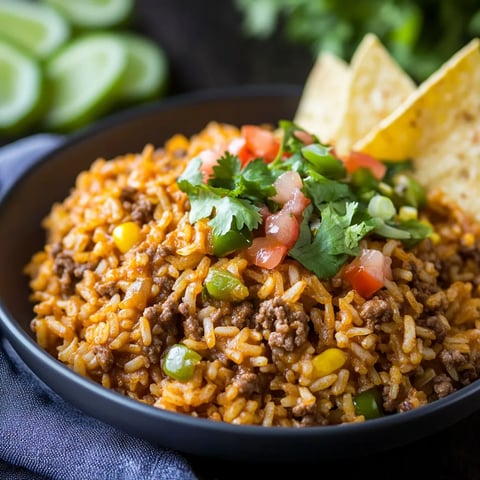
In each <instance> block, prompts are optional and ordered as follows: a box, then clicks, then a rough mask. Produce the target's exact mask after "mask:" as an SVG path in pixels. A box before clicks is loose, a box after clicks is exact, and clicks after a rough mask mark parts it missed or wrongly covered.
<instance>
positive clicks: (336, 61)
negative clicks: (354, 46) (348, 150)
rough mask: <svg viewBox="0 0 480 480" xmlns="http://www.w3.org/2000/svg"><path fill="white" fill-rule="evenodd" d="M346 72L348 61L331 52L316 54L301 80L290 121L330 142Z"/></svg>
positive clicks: (347, 76)
mask: <svg viewBox="0 0 480 480" xmlns="http://www.w3.org/2000/svg"><path fill="white" fill-rule="evenodd" d="M349 81H350V72H349V67H348V64H347V63H346V62H345V61H343V60H342V59H340V58H338V57H336V56H335V55H333V54H331V53H322V54H321V55H319V56H318V58H317V60H316V62H315V64H314V66H313V68H312V70H311V72H310V74H309V76H308V78H307V81H306V82H305V86H304V89H303V93H302V97H301V99H300V102H299V105H298V108H297V111H296V113H295V117H294V120H293V121H294V122H295V123H296V124H298V125H299V126H300V127H302V128H304V129H305V130H307V131H309V132H310V133H313V134H315V135H317V136H318V138H319V139H320V140H321V141H322V142H324V143H331V141H332V139H333V138H334V136H335V132H336V131H337V129H338V127H339V125H340V122H341V121H342V120H343V110H344V107H345V102H346V95H347V89H348V83H349Z"/></svg>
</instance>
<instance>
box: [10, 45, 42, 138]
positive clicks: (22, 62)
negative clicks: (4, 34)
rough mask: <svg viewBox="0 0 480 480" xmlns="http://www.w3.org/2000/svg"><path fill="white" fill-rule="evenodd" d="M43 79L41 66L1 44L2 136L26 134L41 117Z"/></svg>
mask: <svg viewBox="0 0 480 480" xmlns="http://www.w3.org/2000/svg"><path fill="white" fill-rule="evenodd" d="M42 91H43V79H42V72H41V69H40V66H39V64H38V63H37V62H36V60H34V59H33V58H31V57H29V56H28V55H26V54H25V53H23V51H21V50H20V49H18V48H16V47H14V46H13V45H12V44H10V43H8V42H5V41H3V40H1V41H0V133H1V134H6V135H16V134H20V133H22V132H24V131H25V130H26V129H27V128H28V127H30V126H31V124H32V123H34V122H35V121H36V120H37V118H38V117H39V115H40V114H41V106H42Z"/></svg>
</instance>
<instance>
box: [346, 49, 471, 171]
mask: <svg viewBox="0 0 480 480" xmlns="http://www.w3.org/2000/svg"><path fill="white" fill-rule="evenodd" d="M479 58H480V53H479V40H478V39H474V40H472V41H471V42H470V43H469V44H467V45H466V46H465V47H463V48H462V49H461V50H460V51H459V52H457V53H456V54H455V55H454V56H453V57H452V58H451V59H450V60H449V61H447V62H446V63H445V64H444V65H443V66H442V67H441V68H440V69H439V70H437V71H436V72H435V73H433V74H432V75H431V76H430V77H429V78H428V79H427V80H425V82H423V83H422V84H421V85H420V86H419V87H418V88H417V90H415V92H414V93H413V94H412V95H410V97H409V98H408V99H407V100H406V101H405V102H404V103H403V104H402V105H400V106H399V107H398V108H397V109H396V110H395V111H394V112H392V113H391V114H390V115H389V116H388V117H387V118H385V119H383V120H382V121H381V122H380V123H379V124H378V126H377V127H376V128H374V129H373V130H371V131H370V132H369V133H368V134H367V135H366V136H365V137H364V138H363V139H361V140H359V141H358V142H356V143H355V145H354V149H355V150H358V151H362V152H365V153H369V154H370V155H372V156H374V157H376V158H381V159H388V160H403V159H406V158H415V157H417V156H418V155H419V154H422V153H425V151H426V149H428V147H429V145H430V144H432V143H434V144H438V143H439V142H441V141H442V140H443V139H444V138H445V136H446V135H448V134H449V132H450V131H451V130H452V128H458V126H459V123H462V122H464V121H465V117H469V118H472V117H473V118H475V117H478V116H479V111H478V103H479V98H480V97H479V93H480V81H479V80H480V78H479V76H480V67H479ZM431 167H435V165H431Z"/></svg>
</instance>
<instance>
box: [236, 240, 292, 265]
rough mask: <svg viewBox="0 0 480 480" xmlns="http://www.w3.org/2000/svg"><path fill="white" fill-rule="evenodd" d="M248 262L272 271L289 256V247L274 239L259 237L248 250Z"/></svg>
mask: <svg viewBox="0 0 480 480" xmlns="http://www.w3.org/2000/svg"><path fill="white" fill-rule="evenodd" d="M246 255H247V260H248V261H249V262H250V263H253V264H254V265H257V267H262V268H267V269H272V268H275V267H276V266H277V265H279V264H280V263H282V262H283V259H284V258H285V257H286V256H287V246H286V245H283V244H281V243H279V242H278V241H277V240H275V239H274V238H273V237H257V238H254V239H253V242H252V245H251V246H250V247H248V248H247V250H246Z"/></svg>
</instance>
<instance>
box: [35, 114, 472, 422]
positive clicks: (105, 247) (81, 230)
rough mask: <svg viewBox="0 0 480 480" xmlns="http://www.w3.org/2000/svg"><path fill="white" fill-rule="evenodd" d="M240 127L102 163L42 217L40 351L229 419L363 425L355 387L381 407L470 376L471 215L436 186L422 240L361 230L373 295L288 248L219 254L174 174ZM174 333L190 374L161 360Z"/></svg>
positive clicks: (434, 393)
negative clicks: (224, 294) (129, 242)
mask: <svg viewBox="0 0 480 480" xmlns="http://www.w3.org/2000/svg"><path fill="white" fill-rule="evenodd" d="M238 136H239V130H238V129H237V128H236V127H234V126H231V125H224V124H219V123H215V122H212V123H210V124H209V125H207V126H206V128H205V129H204V130H203V131H202V132H200V133H199V134H197V135H195V136H193V137H192V138H190V139H188V138H186V137H184V136H182V135H176V136H174V137H173V138H171V139H170V140H168V141H167V142H166V144H165V145H164V147H163V148H160V149H155V148H154V147H153V146H152V145H147V146H146V147H145V148H144V149H143V151H142V152H141V153H134V154H126V155H124V156H121V157H118V158H115V159H111V160H108V161H107V160H106V159H97V160H96V161H95V162H94V163H93V165H92V167H91V168H90V170H88V171H85V172H82V173H81V174H80V175H79V176H78V179H77V181H76V185H75V187H74V188H73V189H72V191H71V193H70V195H69V196H68V198H66V199H65V201H63V202H62V203H58V204H56V205H54V206H53V208H52V210H51V212H50V214H49V215H48V217H47V218H46V219H45V221H44V228H45V230H46V232H47V241H46V245H45V248H44V249H43V250H42V251H40V252H38V253H36V254H35V255H34V256H33V257H32V260H31V262H30V263H29V265H28V266H27V267H26V272H27V274H28V275H29V276H30V278H31V280H30V286H31V290H32V296H31V298H32V301H33V302H34V304H35V305H34V312H35V318H34V319H33V320H32V322H31V327H32V329H33V331H34V332H35V335H36V339H37V341H38V343H39V344H40V345H41V347H43V348H44V349H46V350H47V351H48V352H50V353H51V354H52V355H54V356H55V357H56V358H58V359H59V360H60V361H61V362H63V363H65V364H66V365H68V367H70V368H71V369H73V370H74V371H75V372H78V373H79V374H81V375H84V376H86V377H88V378H90V379H93V380H94V381H96V382H98V383H100V384H101V385H103V386H104V387H105V388H109V389H113V390H115V391H117V392H120V393H122V394H124V395H127V396H129V397H131V398H134V399H136V400H138V401H141V402H145V403H147V404H150V405H153V406H155V407H158V408H162V409H167V410H172V411H176V412H182V413H185V414H189V415H192V416H197V417H203V418H208V419H212V420H217V421H224V422H230V423H234V424H255V425H263V426H288V427H290V426H296V427H301V426H312V425H327V424H340V423H347V422H361V421H364V420H365V417H364V416H363V415H361V414H359V413H358V411H357V410H356V408H355V403H354V399H355V396H356V395H357V394H358V393H360V392H363V391H366V390H369V389H372V388H376V389H377V390H378V391H379V392H380V393H381V396H382V409H383V411H384V412H385V413H386V414H389V413H398V412H403V411H406V410H411V409H414V408H417V407H420V406H422V405H425V404H427V403H429V402H431V401H434V400H436V399H438V398H441V397H443V396H445V395H448V394H450V393H451V392H453V391H455V390H457V389H459V388H462V386H464V385H467V384H469V383H470V382H472V381H474V380H475V379H476V378H477V377H478V376H479V371H480V343H479V339H480V315H479V312H480V295H479V285H480V276H479V274H480V268H479V261H478V260H479V258H480V243H479V238H480V235H479V234H480V229H479V226H478V225H477V224H475V223H474V222H473V221H472V220H471V219H470V218H469V217H467V216H466V215H464V214H463V213H462V212H461V211H460V210H459V209H458V208H457V207H456V206H455V205H454V204H452V203H451V202H449V201H447V199H445V198H444V197H443V195H442V194H441V193H440V192H432V193H430V196H429V208H428V210H426V211H425V212H423V215H424V216H425V218H427V219H428V221H429V222H430V223H431V224H432V225H433V227H434V232H435V233H434V234H433V235H432V236H431V237H430V238H428V239H427V240H424V241H422V242H421V243H420V244H419V245H417V246H416V247H415V248H414V249H412V250H410V251H407V250H405V249H404V248H403V247H402V244H401V243H400V242H399V241H396V240H388V241H385V240H372V239H369V240H368V241H366V240H363V241H362V242H363V243H362V246H364V247H367V246H368V248H375V249H377V250H381V251H382V252H383V253H384V254H385V255H386V256H388V257H391V259H392V272H393V280H392V281H388V282H387V284H386V285H385V287H384V288H382V289H381V290H380V291H379V292H377V294H376V295H375V296H374V297H373V298H371V299H369V300H366V299H364V298H362V297H361V296H359V295H358V294H357V293H356V292H355V291H354V290H352V289H351V288H350V287H349V286H348V285H347V284H346V283H345V282H344V281H343V280H342V278H341V276H339V275H337V276H335V277H334V278H333V279H331V280H328V281H320V280H319V279H318V278H317V277H316V276H315V275H314V274H313V273H311V272H310V271H308V270H306V269H305V268H304V267H302V266H301V265H300V264H299V263H297V262H296V261H295V260H292V259H287V260H286V261H284V262H283V263H282V264H281V265H280V266H279V267H277V268H275V269H273V270H266V269H261V268H258V267H255V266H252V265H249V264H248V262H247V260H246V259H245V257H244V256H243V255H242V253H238V254H236V255H230V256H228V257H225V258H222V259H219V258H216V257H214V256H213V254H212V247H211V241H210V235H211V233H210V227H209V226H208V224H207V222H206V221H199V222H197V223H195V224H194V225H191V224H190V222H189V220H188V213H189V202H188V197H187V196H186V194H185V193H183V192H181V191H180V190H179V189H178V187H177V185H176V183H175V180H176V178H177V177H178V176H179V175H180V174H181V173H182V171H183V169H184V168H185V165H186V163H187V162H188V161H189V159H191V158H193V157H194V156H195V155H196V154H198V153H199V152H200V151H202V150H204V149H205V148H212V147H214V146H216V147H219V148H222V146H224V145H226V144H227V143H228V142H229V141H230V140H231V139H233V138H236V137H238ZM132 221H133V222H134V223H136V225H138V227H139V230H138V231H139V235H138V239H137V241H136V243H135V244H134V245H133V246H132V247H131V248H130V249H128V250H127V251H126V252H125V253H122V252H121V251H120V250H119V248H118V246H117V245H116V244H115V242H114V239H113V229H114V227H115V226H117V225H119V224H123V223H125V222H132ZM212 267H216V268H220V269H226V270H228V271H229V272H231V273H232V274H234V275H235V276H237V277H238V278H239V279H241V280H242V282H243V283H244V284H245V285H246V286H247V287H248V291H249V295H248V297H247V298H246V299H245V300H242V301H241V302H239V303H232V302H227V301H224V300H215V299H212V298H209V297H208V295H205V292H204V280H205V278H206V276H207V274H208V272H209V269H210V268H212ZM177 343H182V344H184V345H185V346H187V347H189V348H191V349H192V350H194V351H196V352H198V353H199V354H200V355H201V361H200V362H199V363H198V364H197V365H196V367H195V371H194V375H193V377H192V378H191V379H190V380H188V381H180V380H175V379H173V378H171V377H169V376H167V375H166V374H165V373H164V372H163V371H162V368H161V361H162V356H163V355H164V352H165V350H166V349H167V347H169V346H170V345H173V344H177ZM338 350H340V351H341V352H343V354H341V355H340V356H338V355H337V357H335V355H336V354H337V353H338ZM322 352H330V353H327V354H326V356H325V355H324V356H323V357H322V356H319V355H320V354H321V353H322ZM332 352H337V353H334V354H332ZM329 355H330V357H329ZM334 357H335V358H337V359H338V358H339V359H340V361H339V362H338V363H335V362H333V361H332V358H334Z"/></svg>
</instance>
